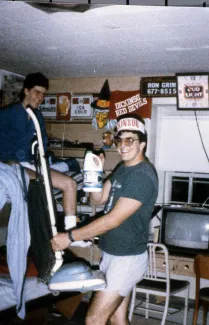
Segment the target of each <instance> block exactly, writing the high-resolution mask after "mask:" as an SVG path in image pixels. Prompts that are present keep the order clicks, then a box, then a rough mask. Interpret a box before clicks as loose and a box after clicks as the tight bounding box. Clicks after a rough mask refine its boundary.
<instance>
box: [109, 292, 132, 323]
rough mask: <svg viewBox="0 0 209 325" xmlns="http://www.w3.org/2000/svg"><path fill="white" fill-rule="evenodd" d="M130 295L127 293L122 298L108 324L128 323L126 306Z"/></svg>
mask: <svg viewBox="0 0 209 325" xmlns="http://www.w3.org/2000/svg"><path fill="white" fill-rule="evenodd" d="M130 297H131V295H128V296H127V297H125V298H124V299H123V301H122V302H121V304H120V306H119V307H118V308H117V309H116V311H115V312H114V314H113V315H112V316H111V317H110V320H109V324H110V325H130V322H129V320H128V306H129V302H130Z"/></svg>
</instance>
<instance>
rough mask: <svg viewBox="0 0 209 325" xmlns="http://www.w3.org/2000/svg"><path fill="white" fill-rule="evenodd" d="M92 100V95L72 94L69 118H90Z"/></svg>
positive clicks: (91, 114)
mask: <svg viewBox="0 0 209 325" xmlns="http://www.w3.org/2000/svg"><path fill="white" fill-rule="evenodd" d="M92 102H93V96H92V95H85V94H84V95H73V96H72V98H71V113H70V116H71V120H75V119H76V120H78V119H92V117H93V109H92V107H91V103H92Z"/></svg>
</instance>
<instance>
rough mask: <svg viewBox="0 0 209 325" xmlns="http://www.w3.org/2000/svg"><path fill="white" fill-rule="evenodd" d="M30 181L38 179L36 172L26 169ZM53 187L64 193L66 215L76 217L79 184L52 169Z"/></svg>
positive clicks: (63, 200)
mask: <svg viewBox="0 0 209 325" xmlns="http://www.w3.org/2000/svg"><path fill="white" fill-rule="evenodd" d="M25 170H26V171H27V174H28V175H29V177H30V179H35V178H36V172H34V171H33V170H31V169H28V168H25ZM50 173H51V180H52V186H53V187H55V188H57V189H59V190H61V191H62V192H63V198H62V203H63V210H64V213H65V215H69V216H75V215H76V208H77V184H76V181H74V180H73V179H72V178H71V177H70V176H67V175H65V174H62V173H60V172H58V171H55V170H53V169H50Z"/></svg>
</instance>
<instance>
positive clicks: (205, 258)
mask: <svg viewBox="0 0 209 325" xmlns="http://www.w3.org/2000/svg"><path fill="white" fill-rule="evenodd" d="M194 271H195V273H196V278H203V279H208V280H209V255H201V254H198V255H196V256H195V261H194Z"/></svg>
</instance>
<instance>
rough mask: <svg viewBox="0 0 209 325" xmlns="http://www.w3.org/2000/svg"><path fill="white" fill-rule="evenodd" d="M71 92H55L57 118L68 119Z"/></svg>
mask: <svg viewBox="0 0 209 325" xmlns="http://www.w3.org/2000/svg"><path fill="white" fill-rule="evenodd" d="M70 107H71V93H60V94H57V120H62V121H69V120H70Z"/></svg>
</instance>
